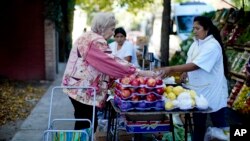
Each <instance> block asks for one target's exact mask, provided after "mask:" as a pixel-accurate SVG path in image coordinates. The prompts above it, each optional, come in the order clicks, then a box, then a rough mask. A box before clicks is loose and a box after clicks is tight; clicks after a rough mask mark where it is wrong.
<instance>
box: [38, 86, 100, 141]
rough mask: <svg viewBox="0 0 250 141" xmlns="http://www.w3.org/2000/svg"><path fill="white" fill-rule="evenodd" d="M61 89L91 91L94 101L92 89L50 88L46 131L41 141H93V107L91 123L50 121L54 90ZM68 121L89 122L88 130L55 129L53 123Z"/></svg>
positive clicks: (62, 119)
mask: <svg viewBox="0 0 250 141" xmlns="http://www.w3.org/2000/svg"><path fill="white" fill-rule="evenodd" d="M58 89H59V90H60V89H61V90H63V89H76V90H79V89H82V90H84V89H88V90H92V94H93V99H94V101H96V90H95V88H94V87H74V86H56V87H53V88H52V92H51V97H50V107H49V119H48V129H47V130H45V131H44V136H43V141H94V124H95V123H94V121H95V120H94V119H95V106H93V114H92V115H93V116H92V122H91V121H90V120H89V119H70V118H55V119H52V107H53V106H52V105H53V97H54V94H55V91H56V90H58ZM65 121H66V122H70V121H83V122H89V124H90V128H88V129H84V130H71V129H55V128H54V125H55V123H56V122H57V123H59V122H65Z"/></svg>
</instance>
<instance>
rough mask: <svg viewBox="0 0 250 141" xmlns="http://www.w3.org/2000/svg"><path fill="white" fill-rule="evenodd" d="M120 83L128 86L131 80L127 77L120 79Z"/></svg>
mask: <svg viewBox="0 0 250 141" xmlns="http://www.w3.org/2000/svg"><path fill="white" fill-rule="evenodd" d="M120 83H122V84H124V85H128V84H129V83H130V78H129V77H127V76H125V77H123V78H121V79H120Z"/></svg>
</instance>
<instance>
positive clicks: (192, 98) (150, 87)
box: [107, 76, 211, 140]
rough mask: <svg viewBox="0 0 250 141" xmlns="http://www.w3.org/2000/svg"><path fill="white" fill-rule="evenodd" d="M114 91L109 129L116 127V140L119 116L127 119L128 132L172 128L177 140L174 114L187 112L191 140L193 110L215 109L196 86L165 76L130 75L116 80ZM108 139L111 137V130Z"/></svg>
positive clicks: (167, 130) (186, 128)
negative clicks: (168, 81) (168, 80)
mask: <svg viewBox="0 0 250 141" xmlns="http://www.w3.org/2000/svg"><path fill="white" fill-rule="evenodd" d="M113 93H114V99H112V100H110V108H109V112H108V113H111V114H112V113H113V115H111V114H110V115H109V121H108V129H107V131H113V135H114V136H112V140H116V134H117V133H116V132H117V121H118V120H117V119H118V117H123V118H124V119H125V121H126V122H125V123H126V131H127V132H128V133H132V134H141V133H154V132H171V131H172V137H173V140H175V135H174V124H173V116H172V115H173V114H183V115H184V119H185V121H184V128H185V140H187V132H188V131H189V132H190V133H192V131H193V130H192V125H191V117H190V114H191V113H194V112H208V111H209V110H211V109H210V108H209V107H208V104H206V103H207V102H206V100H204V98H203V99H202V98H200V97H199V96H197V95H196V93H195V92H194V91H193V90H189V89H186V88H184V87H183V86H181V85H177V84H167V85H166V84H165V83H164V80H162V79H156V78H147V77H140V76H127V77H124V78H121V79H118V80H116V81H115V86H114V89H113ZM199 100H203V101H200V102H199ZM204 103H205V104H204ZM199 104H200V105H199ZM107 140H110V139H109V132H108V133H107Z"/></svg>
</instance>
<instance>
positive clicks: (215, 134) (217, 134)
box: [204, 127, 229, 141]
mask: <svg viewBox="0 0 250 141" xmlns="http://www.w3.org/2000/svg"><path fill="white" fill-rule="evenodd" d="M214 139H216V140H220V141H229V134H226V133H225V131H224V130H223V129H221V128H217V127H208V128H207V131H206V133H205V137H204V141H211V140H214Z"/></svg>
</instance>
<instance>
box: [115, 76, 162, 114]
mask: <svg viewBox="0 0 250 141" xmlns="http://www.w3.org/2000/svg"><path fill="white" fill-rule="evenodd" d="M163 87H164V84H163V81H162V79H157V78H151V77H141V76H134V75H131V76H126V77H123V78H121V79H118V80H116V81H115V88H114V89H115V90H114V93H115V97H114V102H115V104H116V105H117V106H118V107H119V108H120V109H121V111H130V110H141V111H145V110H164V101H163V99H162V95H163V93H164V89H163Z"/></svg>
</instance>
